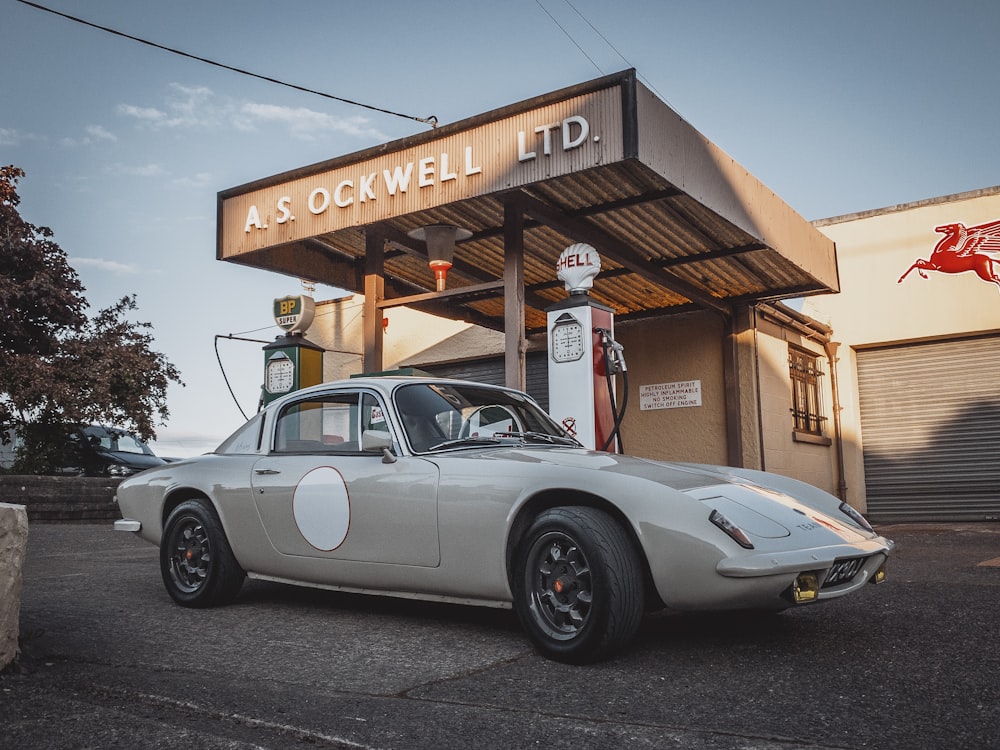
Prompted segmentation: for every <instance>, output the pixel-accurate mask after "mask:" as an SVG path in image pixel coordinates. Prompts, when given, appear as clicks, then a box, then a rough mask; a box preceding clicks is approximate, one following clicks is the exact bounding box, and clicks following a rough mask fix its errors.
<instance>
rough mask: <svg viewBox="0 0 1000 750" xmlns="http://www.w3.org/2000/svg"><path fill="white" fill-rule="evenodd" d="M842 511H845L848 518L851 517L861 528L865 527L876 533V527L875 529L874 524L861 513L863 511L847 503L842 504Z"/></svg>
mask: <svg viewBox="0 0 1000 750" xmlns="http://www.w3.org/2000/svg"><path fill="white" fill-rule="evenodd" d="M840 512H841V513H843V514H844V515H845V516H847V517H848V518H850V519H851V520H852V521H854V523H856V524H857V525H858V526H860V527H861V528H863V529H865V530H866V531H871V532H872V533H875V529H873V528H872V525H871V524H870V523H868V519H867V518H865V517H864V516H863V515H861V513H860V512H859V511H858V510H856V509H855V508H852V507H851V506H850V505H848V504H847V503H841V504H840Z"/></svg>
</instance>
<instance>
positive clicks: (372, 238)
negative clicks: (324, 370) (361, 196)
mask: <svg viewBox="0 0 1000 750" xmlns="http://www.w3.org/2000/svg"><path fill="white" fill-rule="evenodd" d="M384 296H385V237H384V235H383V234H382V232H381V231H380V228H379V227H377V226H371V227H368V228H367V229H366V230H365V302H364V308H363V312H362V328H363V330H364V340H365V349H364V352H365V358H364V361H363V362H362V365H361V366H362V370H363V371H364V372H381V371H382V370H383V369H385V368H384V366H383V364H382V353H383V348H382V343H383V330H382V310H381V308H380V307H379V303H380V302H381V301H382V298H383V297H384Z"/></svg>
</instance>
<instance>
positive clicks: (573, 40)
mask: <svg viewBox="0 0 1000 750" xmlns="http://www.w3.org/2000/svg"><path fill="white" fill-rule="evenodd" d="M22 1H23V0H22ZM535 4H536V5H537V6H538V7H539V8H541V9H542V11H543V12H544V13H545V15H547V16H548V17H549V18H550V19H552V23H554V24H555V25H556V26H558V27H559V30H560V31H561V32H562V33H563V34H565V35H566V38H567V39H569V40H570V41H571V42H573V46H575V47H576V48H577V49H578V50H580V54H582V55H583V56H584V57H586V58H587V59H588V60H590V64H591V65H593V66H594V67H595V68H597V72H598V73H600V74H601V75H604V71H603V70H601V66H600V65H598V64H597V63H595V62H594V60H593V58H591V56H590V55H588V54H587V51H586V50H585V49H584V48H583V47H581V46H580V44H579V43H578V42H577V41H576V39H574V38H573V35H572V34H570V33H569V32H568V31H567V30H566V29H565V28H564V27H563V25H562V24H561V23H559V21H557V20H556V17H555V16H554V15H552V14H551V13H549V9H548V8H546V7H545V6H544V5H542V0H535ZM584 20H586V19H584Z"/></svg>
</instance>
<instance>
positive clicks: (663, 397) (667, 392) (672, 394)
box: [639, 380, 701, 411]
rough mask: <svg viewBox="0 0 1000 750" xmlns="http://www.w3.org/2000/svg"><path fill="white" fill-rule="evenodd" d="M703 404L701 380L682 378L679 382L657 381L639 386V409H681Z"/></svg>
mask: <svg viewBox="0 0 1000 750" xmlns="http://www.w3.org/2000/svg"><path fill="white" fill-rule="evenodd" d="M687 406H701V381H700V380H681V381H679V382H677V383H655V384H653V385H640V386H639V409H640V410H641V411H648V410H649V409H681V408H684V407H687Z"/></svg>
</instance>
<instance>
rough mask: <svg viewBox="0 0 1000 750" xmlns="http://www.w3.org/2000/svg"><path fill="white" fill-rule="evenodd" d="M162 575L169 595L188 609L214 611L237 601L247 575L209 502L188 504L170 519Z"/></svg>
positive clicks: (162, 546) (163, 540)
mask: <svg viewBox="0 0 1000 750" xmlns="http://www.w3.org/2000/svg"><path fill="white" fill-rule="evenodd" d="M160 574H161V576H162V577H163V584H164V586H166V588H167V593H169V594H170V596H171V597H172V598H173V600H174V601H176V602H177V603H178V604H182V605H184V606H185V607H211V606H214V605H217V604H226V603H228V602H230V601H232V600H233V599H234V598H236V595H237V594H238V593H239V590H240V588H241V587H242V585H243V579H244V577H245V576H246V573H244V571H243V569H242V568H241V567H240V565H239V563H238V562H237V561H236V557H235V556H234V555H233V551H232V549H231V548H230V546H229V541H228V540H227V539H226V535H225V532H224V531H223V530H222V524H221V523H219V520H218V517H217V516H216V515H215V511H214V510H213V509H212V508H211V506H209V504H208V503H207V502H206V501H204V500H201V499H194V500H187V501H185V502H183V503H181V504H180V505H178V506H177V507H176V508H174V510H173V512H171V514H170V516H169V517H168V518H167V523H166V525H165V527H164V529H163V537H162V538H161V540H160Z"/></svg>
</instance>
